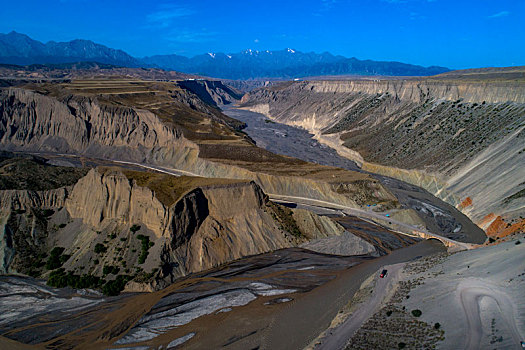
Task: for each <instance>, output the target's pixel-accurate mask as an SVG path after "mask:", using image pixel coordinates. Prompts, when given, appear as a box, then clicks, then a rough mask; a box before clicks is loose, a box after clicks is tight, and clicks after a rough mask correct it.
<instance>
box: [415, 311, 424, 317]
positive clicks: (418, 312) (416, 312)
mask: <svg viewBox="0 0 525 350" xmlns="http://www.w3.org/2000/svg"><path fill="white" fill-rule="evenodd" d="M422 314H423V312H422V311H421V310H419V309H416V310H412V315H413V316H414V317H419V316H421V315H422Z"/></svg>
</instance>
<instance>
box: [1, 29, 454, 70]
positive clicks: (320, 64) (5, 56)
mask: <svg viewBox="0 0 525 350" xmlns="http://www.w3.org/2000/svg"><path fill="white" fill-rule="evenodd" d="M87 61H89V62H100V63H103V64H112V65H116V66H122V67H155V68H162V69H168V70H176V71H179V72H184V73H193V74H199V75H206V76H210V77H216V78H224V79H255V78H299V77H306V76H319V75H351V74H354V75H393V76H428V75H435V74H440V73H444V72H447V71H449V69H448V68H445V67H436V66H432V67H422V66H418V65H412V64H406V63H401V62H386V61H372V60H359V59H357V58H355V57H352V58H346V57H343V56H334V55H332V54H330V53H328V52H325V53H321V54H317V53H313V52H310V53H304V52H300V51H296V50H293V49H285V50H278V51H268V50H266V51H255V50H245V51H242V52H240V53H234V54H224V53H208V54H203V55H197V56H194V57H192V58H188V57H185V56H180V55H156V56H150V57H144V58H136V57H133V56H131V55H129V54H127V53H126V52H124V51H122V50H116V49H112V48H109V47H107V46H104V45H101V44H97V43H94V42H92V41H89V40H72V41H69V42H54V41H50V42H48V43H46V44H44V43H42V42H40V41H37V40H33V39H31V38H30V37H29V36H27V35H25V34H20V33H17V32H14V31H13V32H11V33H8V34H0V63H6V64H17V65H28V64H44V63H53V64H60V63H67V62H87Z"/></svg>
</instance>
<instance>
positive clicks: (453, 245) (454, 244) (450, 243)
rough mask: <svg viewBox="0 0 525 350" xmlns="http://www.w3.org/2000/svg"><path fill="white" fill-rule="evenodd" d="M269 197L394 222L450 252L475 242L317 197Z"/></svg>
mask: <svg viewBox="0 0 525 350" xmlns="http://www.w3.org/2000/svg"><path fill="white" fill-rule="evenodd" d="M268 196H269V197H270V199H272V200H274V201H276V202H282V203H294V204H302V205H307V206H312V207H320V208H326V209H332V210H336V211H339V212H341V213H343V214H345V215H346V214H348V215H353V216H357V217H359V218H363V219H370V220H376V221H377V220H380V221H389V222H390V223H391V224H394V225H395V226H396V228H397V230H395V231H396V232H399V233H402V234H405V235H408V236H413V237H421V238H424V239H437V240H438V241H440V242H441V243H443V245H445V247H447V249H448V250H449V251H451V252H454V251H459V250H467V249H473V248H475V247H476V246H478V245H477V244H472V243H464V242H458V241H455V240H453V239H450V238H447V237H444V236H441V235H438V234H436V233H432V232H430V231H427V230H424V229H421V228H419V227H416V226H412V225H409V224H407V223H404V222H401V221H398V220H395V219H392V218H387V217H385V213H378V212H373V211H368V210H362V209H357V208H352V207H348V206H344V205H341V204H336V203H331V202H327V201H322V200H319V199H312V198H306V197H295V196H283V195H278V194H268Z"/></svg>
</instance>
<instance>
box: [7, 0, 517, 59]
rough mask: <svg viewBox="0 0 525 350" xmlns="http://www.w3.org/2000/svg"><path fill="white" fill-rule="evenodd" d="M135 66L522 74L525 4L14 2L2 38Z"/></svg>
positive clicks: (422, 0)
mask: <svg viewBox="0 0 525 350" xmlns="http://www.w3.org/2000/svg"><path fill="white" fill-rule="evenodd" d="M11 30H15V31H17V32H21V33H25V34H28V35H29V36H31V37H32V38H34V39H37V40H40V41H43V42H47V41H49V40H55V41H67V40H72V39H76V38H81V39H89V40H93V41H95V42H98V43H101V44H104V45H107V46H110V47H114V48H119V49H123V50H125V51H126V52H128V53H130V54H132V55H135V56H139V57H141V56H145V55H154V54H169V53H177V54H181V55H185V56H192V55H195V54H200V53H205V52H226V53H228V52H238V51H241V50H244V49H248V48H251V49H256V50H266V49H269V50H275V49H283V48H287V47H290V48H294V49H297V50H300V51H315V52H324V51H328V52H331V53H333V54H340V55H344V56H347V57H357V58H359V59H374V60H395V61H402V62H407V63H413V64H421V65H425V66H429V65H441V66H447V67H450V68H470V67H484V66H510V65H525V0H514V1H508V0H498V1H495V0H476V1H457V0H456V1H449V0H366V1H365V0H360V1H358V0H302V1H299V0H298V1H284V0H281V1H274V0H265V1H260V0H242V1H240V0H239V1H238V0H235V1H219V0H200V1H199V0H193V1H186V0H180V1H146V0H142V1H135V0H126V1H124V0H115V1H113V0H104V1H100V0H46V1H41V0H39V1H33V0H29V1H7V0H2V4H1V7H0V32H2V33H7V32H10V31H11Z"/></svg>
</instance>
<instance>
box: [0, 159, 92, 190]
mask: <svg viewBox="0 0 525 350" xmlns="http://www.w3.org/2000/svg"><path fill="white" fill-rule="evenodd" d="M88 170H89V169H86V168H73V167H60V166H53V165H48V164H47V160H46V159H44V158H40V157H33V156H26V157H20V156H14V155H13V154H11V153H8V152H0V190H33V191H43V190H51V189H54V188H59V187H63V186H72V185H74V184H75V183H77V181H78V180H79V179H80V178H81V177H83V176H85V175H86V174H87V172H88Z"/></svg>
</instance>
